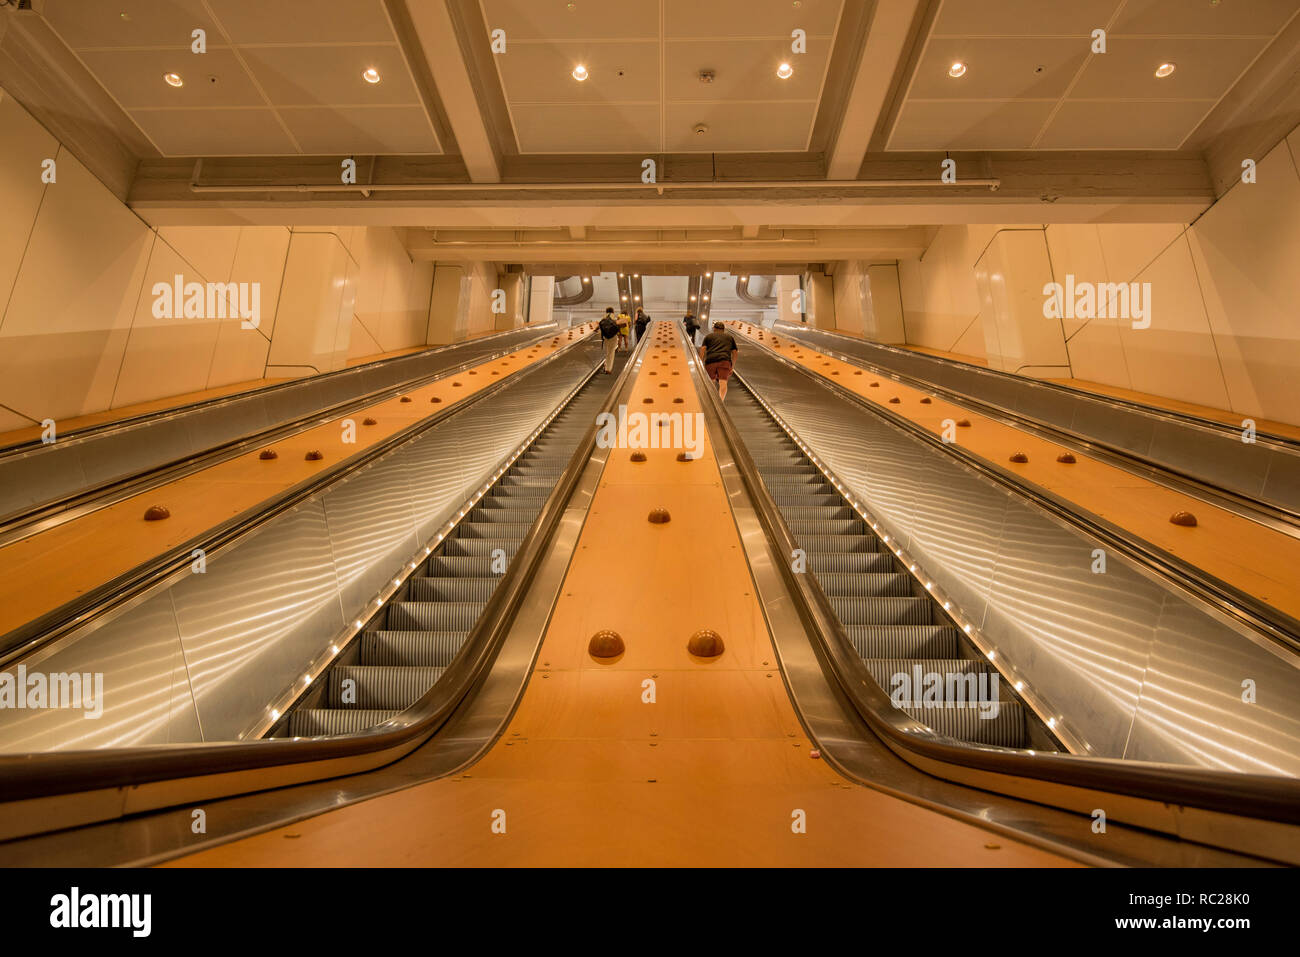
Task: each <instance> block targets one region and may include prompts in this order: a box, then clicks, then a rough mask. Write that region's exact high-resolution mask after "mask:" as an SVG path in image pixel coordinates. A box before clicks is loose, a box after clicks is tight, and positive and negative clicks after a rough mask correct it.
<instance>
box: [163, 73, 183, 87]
mask: <svg viewBox="0 0 1300 957" xmlns="http://www.w3.org/2000/svg"><path fill="white" fill-rule="evenodd" d="M163 79H164V80H165V81H166V82H167V85H168V86H184V85H185V81H184V80H182V79H181V75H180V74H179V73H164V74H163Z"/></svg>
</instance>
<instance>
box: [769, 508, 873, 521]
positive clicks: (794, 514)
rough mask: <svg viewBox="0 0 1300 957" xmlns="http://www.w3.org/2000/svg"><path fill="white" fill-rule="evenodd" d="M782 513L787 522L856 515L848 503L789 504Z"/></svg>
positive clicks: (823, 519)
mask: <svg viewBox="0 0 1300 957" xmlns="http://www.w3.org/2000/svg"><path fill="white" fill-rule="evenodd" d="M781 515H782V517H783V518H784V519H785V520H786V521H787V522H792V521H797V520H805V521H806V520H809V519H814V520H819V521H827V520H829V519H836V518H855V517H856V516H855V515H854V514H853V509H851V508H849V506H847V505H787V506H785V507H783V508H782V509H781Z"/></svg>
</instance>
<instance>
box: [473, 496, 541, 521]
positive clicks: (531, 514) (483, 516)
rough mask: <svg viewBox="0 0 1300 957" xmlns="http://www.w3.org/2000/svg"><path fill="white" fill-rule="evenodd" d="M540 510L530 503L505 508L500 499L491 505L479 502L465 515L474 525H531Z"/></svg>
mask: <svg viewBox="0 0 1300 957" xmlns="http://www.w3.org/2000/svg"><path fill="white" fill-rule="evenodd" d="M484 501H486V499H484ZM540 512H541V508H535V507H533V506H532V505H525V506H521V507H519V508H514V507H510V508H507V507H506V506H505V505H504V504H502V503H501V502H500V501H497V502H494V503H492V504H491V505H484V504H483V503H482V502H480V503H479V504H478V505H476V506H475V507H474V510H473V511H472V512H470V513H469V514H468V515H466V516H465V517H466V518H467V519H469V520H470V521H471V522H473V523H474V524H475V525H480V524H483V523H485V522H494V523H504V524H515V525H531V524H533V522H534V521H535V520H536V519H537V516H538V513H540Z"/></svg>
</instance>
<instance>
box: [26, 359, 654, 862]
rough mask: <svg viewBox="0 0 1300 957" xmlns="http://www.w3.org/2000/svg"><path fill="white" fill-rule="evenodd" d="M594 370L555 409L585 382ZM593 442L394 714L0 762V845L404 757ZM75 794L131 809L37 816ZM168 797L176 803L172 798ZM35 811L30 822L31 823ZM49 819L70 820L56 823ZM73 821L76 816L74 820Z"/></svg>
mask: <svg viewBox="0 0 1300 957" xmlns="http://www.w3.org/2000/svg"><path fill="white" fill-rule="evenodd" d="M639 348H640V347H638V350H639ZM557 355H558V353H557ZM634 359H635V354H634V356H633V359H632V360H630V361H628V362H627V363H626V365H625V367H624V369H623V371H622V373H621V374H620V376H619V378H618V379H617V380H616V381H615V383H614V384H613V386H612V388H611V389H610V393H609V397H608V399H607V400H606V402H605V403H603V405H602V411H612V410H614V409H616V408H617V403H618V401H619V399H620V396H621V395H622V394H623V393H624V391H625V389H626V387H627V383H628V381H629V376H630V374H631V373H632V371H633V369H634V367H635V361H634ZM597 368H598V367H596V368H593V370H592V371H591V372H590V373H589V374H588V375H587V376H586V377H585V378H584V379H583V380H582V382H581V383H579V385H578V387H577V388H575V389H574V390H573V391H572V392H571V393H570V395H569V397H568V398H566V399H565V403H567V402H568V401H570V400H571V399H572V398H573V396H574V395H576V394H577V393H578V392H579V391H580V390H581V389H582V387H583V386H584V385H585V384H586V383H588V382H590V381H591V379H592V378H593V377H594V376H595V375H596V374H597V371H596V370H597ZM596 434H597V429H596V424H595V420H594V419H593V422H592V424H591V425H590V426H589V427H588V429H587V430H586V432H585V434H584V437H583V438H582V440H581V441H580V442H579V445H578V448H577V450H576V451H575V453H574V454H573V456H572V458H571V459H570V462H569V465H568V467H567V468H566V469H565V471H564V473H563V475H562V478H561V480H560V482H559V483H558V484H557V485H556V487H555V488H554V489H553V490H552V492H551V494H550V495H549V496H548V497H547V499H546V503H545V505H544V506H543V508H542V511H541V513H540V515H539V517H538V519H537V521H536V522H535V524H534V525H533V527H532V528H531V529H530V531H529V533H528V535H527V537H526V538H525V539H524V541H523V543H522V544H521V546H520V548H519V551H518V552H517V554H516V556H515V558H514V559H513V560H512V561H511V562H510V564H509V566H508V568H507V571H506V573H505V574H504V575H503V577H502V580H501V583H500V585H499V586H498V587H497V588H496V589H495V591H494V592H493V594H492V596H491V598H490V599H489V601H488V604H487V607H486V608H485V610H484V612H483V614H482V615H481V616H480V617H479V619H478V621H477V623H476V624H475V626H474V628H473V629H472V631H471V633H470V635H469V637H468V639H467V640H466V642H465V644H464V646H463V647H462V649H461V651H460V653H459V654H458V655H457V657H456V658H455V659H454V660H453V662H452V663H451V665H450V666H449V667H448V668H447V671H446V673H445V674H444V675H443V677H442V678H441V680H439V681H438V682H437V683H436V684H435V685H434V686H433V687H432V688H431V689H430V690H429V692H428V693H426V694H425V695H424V696H423V697H422V698H421V699H420V700H419V701H418V702H416V703H415V704H414V705H412V706H411V707H410V708H408V709H407V710H405V711H404V712H402V713H401V714H400V715H398V716H397V717H395V718H393V719H391V720H389V721H387V722H385V723H384V724H381V725H378V726H376V727H374V728H370V729H367V730H365V731H361V732H357V733H352V734H346V735H339V736H334V737H325V738H307V739H299V740H291V739H287V738H267V739H263V740H258V741H251V742H232V743H228V744H227V743H214V744H205V745H198V746H171V747H143V748H122V749H104V750H94V751H67V752H53V753H43V754H31V755H21V756H18V755H15V756H0V780H4V781H5V788H4V798H5V799H6V803H4V804H0V838H5V837H11V836H16V835H19V834H26V833H36V832H38V831H39V830H47V829H52V828H56V827H71V826H76V825H78V824H88V823H93V822H95V821H99V820H107V819H109V818H111V817H115V816H118V815H120V814H123V813H135V812H139V811H142V810H149V809H153V808H161V807H165V806H170V805H171V804H174V803H177V801H181V800H187V799H190V798H191V797H193V796H196V795H202V796H203V797H205V798H215V797H224V796H228V795H232V794H239V793H243V792H246V791H253V790H260V789H262V788H265V787H267V786H269V785H268V783H267V781H266V779H265V778H262V777H259V775H258V772H259V771H261V770H263V769H272V768H287V769H289V771H290V773H289V775H288V776H281V778H280V779H279V780H277V781H276V782H275V783H276V784H292V783H301V782H305V781H310V780H316V779H320V778H325V777H334V776H337V775H340V774H345V773H356V772H358V771H364V770H370V769H372V768H375V767H379V766H381V765H383V764H387V763H389V762H391V761H394V760H396V759H398V758H400V757H402V756H403V755H404V754H407V753H409V752H410V751H411V750H413V749H414V748H415V747H417V746H418V745H419V744H420V743H421V742H423V741H424V740H426V739H427V738H428V737H429V736H430V735H432V734H434V733H435V732H436V731H437V730H438V728H440V727H441V726H442V725H443V724H444V723H445V722H446V720H447V718H448V717H449V716H450V715H451V714H452V712H453V711H455V710H456V708H457V707H458V706H459V705H460V704H461V703H462V701H464V700H465V699H466V697H467V695H469V693H470V692H471V690H472V689H474V688H475V686H476V685H477V684H478V683H479V682H480V680H481V679H482V677H483V676H484V675H485V674H486V672H487V671H488V670H489V669H490V668H491V665H492V662H493V659H494V657H495V655H496V653H497V650H498V649H499V647H500V644H501V642H502V641H503V639H504V637H505V635H506V634H507V633H508V631H509V628H510V624H511V621H512V619H513V616H514V614H515V612H516V611H517V610H518V608H519V606H520V604H521V603H522V601H523V599H524V597H525V596H526V594H527V592H528V589H529V587H530V584H531V581H532V578H533V575H534V573H535V571H536V569H537V568H538V566H539V564H540V563H541V562H542V560H543V559H544V558H545V556H546V555H547V553H548V550H549V546H550V539H551V537H552V534H553V532H554V530H555V528H556V525H557V523H558V522H559V521H560V517H561V516H562V514H563V512H564V510H565V507H566V505H567V503H568V500H569V499H570V497H571V496H572V495H573V492H574V489H575V488H576V487H577V485H578V483H579V480H580V478H581V475H582V471H583V468H582V466H583V465H584V463H585V462H586V461H587V460H588V459H589V458H590V457H591V455H592V453H593V450H594V449H595V443H596ZM348 759H368V760H353V761H349V760H348ZM240 772H246V773H240ZM214 775H221V776H222V777H220V778H216V777H212V776H214ZM205 778H206V779H207V780H204V779H205ZM169 784H170V786H169ZM150 785H157V787H155V788H151V787H150ZM178 787H179V791H178V790H177V788H178ZM76 792H100V793H109V794H112V793H115V792H117V793H128V794H130V795H131V802H130V803H131V807H129V808H125V807H123V806H121V804H122V803H123V802H116V803H115V802H113V801H108V802H102V803H101V804H100V805H99V807H98V809H91V810H89V811H85V812H81V811H77V810H75V809H67V808H49V809H47V808H46V806H45V805H44V804H43V803H42V802H43V799H46V798H52V797H57V796H58V795H64V794H72V793H76ZM178 793H182V794H184V795H186V796H185V797H183V798H178V797H176V795H177V794H178ZM38 809H40V813H39V815H38V817H39V823H33V822H32V818H33V815H37V810H38ZM59 813H64V814H68V815H72V816H71V817H68V818H58V817H57V815H58V814H59ZM79 814H80V815H83V816H79V817H78V816H76V815H79Z"/></svg>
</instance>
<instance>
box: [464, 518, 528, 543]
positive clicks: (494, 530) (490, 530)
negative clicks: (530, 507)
mask: <svg viewBox="0 0 1300 957" xmlns="http://www.w3.org/2000/svg"><path fill="white" fill-rule="evenodd" d="M531 527H532V523H531V522H461V523H460V524H459V525H457V526H456V531H455V532H453V534H454V535H455V536H456V537H457V538H458V539H461V540H464V539H466V538H514V539H519V540H521V541H522V540H523V538H524V536H525V535H527V534H528V529H529V528H531Z"/></svg>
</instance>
